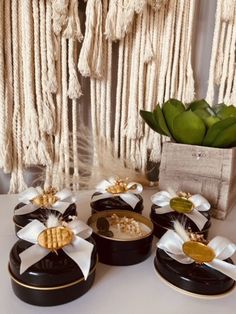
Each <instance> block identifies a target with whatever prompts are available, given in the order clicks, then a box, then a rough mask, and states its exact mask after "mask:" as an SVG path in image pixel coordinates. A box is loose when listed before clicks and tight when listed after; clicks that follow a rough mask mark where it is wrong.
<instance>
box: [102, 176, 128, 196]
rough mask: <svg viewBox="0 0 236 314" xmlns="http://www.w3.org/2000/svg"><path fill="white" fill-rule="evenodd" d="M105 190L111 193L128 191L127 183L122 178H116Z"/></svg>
mask: <svg viewBox="0 0 236 314" xmlns="http://www.w3.org/2000/svg"><path fill="white" fill-rule="evenodd" d="M106 191H107V192H108V193H111V194H121V193H125V192H127V191H128V188H127V183H126V182H125V181H124V180H121V179H118V180H116V182H115V184H114V185H111V186H109V187H108V188H107V189H106Z"/></svg>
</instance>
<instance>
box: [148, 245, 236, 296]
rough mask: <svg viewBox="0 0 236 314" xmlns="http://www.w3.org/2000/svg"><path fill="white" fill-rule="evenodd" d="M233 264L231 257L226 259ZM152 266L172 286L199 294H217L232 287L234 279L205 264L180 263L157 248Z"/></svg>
mask: <svg viewBox="0 0 236 314" xmlns="http://www.w3.org/2000/svg"><path fill="white" fill-rule="evenodd" d="M226 261H227V262H228V263H231V264H233V261H232V260H231V259H227V260H226ZM154 266H155V268H156V270H157V272H158V273H159V274H160V275H161V277H162V278H164V279H165V280H167V281H168V282H169V283H171V284H173V285H174V286H176V287H178V288H180V289H183V290H185V291H189V292H191V293H195V294H201V295H219V294H223V293H226V292H227V291H229V290H231V289H232V288H233V287H234V284H235V281H234V280H233V279H231V278H230V277H228V276H226V275H224V274H222V273H221V272H219V271H217V270H215V269H213V268H211V267H209V266H207V265H205V264H198V263H192V264H182V263H179V262H177V261H176V260H174V259H173V258H171V257H170V256H169V255H168V254H166V253H165V251H163V250H161V249H157V251H156V257H155V260H154Z"/></svg>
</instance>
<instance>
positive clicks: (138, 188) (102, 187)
mask: <svg viewBox="0 0 236 314" xmlns="http://www.w3.org/2000/svg"><path fill="white" fill-rule="evenodd" d="M115 184H116V180H115V179H114V178H110V179H108V180H103V181H101V182H100V183H99V184H98V185H97V186H96V192H99V193H101V194H99V195H94V196H93V201H94V202H96V201H98V200H102V199H106V198H110V197H114V196H119V197H120V198H121V199H122V200H123V201H124V202H125V203H127V204H129V205H130V206H131V207H132V208H133V209H134V208H135V206H136V205H137V203H138V202H139V201H140V199H139V198H138V197H137V195H135V194H141V193H142V191H143V187H142V185H141V184H139V183H137V182H130V183H128V184H127V189H128V190H127V191H126V192H121V193H117V194H114V193H110V192H108V191H107V189H108V188H109V187H111V186H112V185H115ZM132 187H135V188H132Z"/></svg>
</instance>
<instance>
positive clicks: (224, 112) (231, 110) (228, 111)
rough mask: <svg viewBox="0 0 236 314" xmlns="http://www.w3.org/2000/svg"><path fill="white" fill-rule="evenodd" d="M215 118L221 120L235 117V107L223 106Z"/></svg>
mask: <svg viewBox="0 0 236 314" xmlns="http://www.w3.org/2000/svg"><path fill="white" fill-rule="evenodd" d="M217 116H218V117H219V118H220V119H222V120H223V119H226V118H230V117H236V107H234V106H233V105H230V106H225V105H224V106H222V108H221V109H220V110H219V111H218V113H217Z"/></svg>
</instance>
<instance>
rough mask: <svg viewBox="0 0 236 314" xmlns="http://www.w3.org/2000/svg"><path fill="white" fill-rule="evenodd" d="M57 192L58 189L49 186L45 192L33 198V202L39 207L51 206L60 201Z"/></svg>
mask: <svg viewBox="0 0 236 314" xmlns="http://www.w3.org/2000/svg"><path fill="white" fill-rule="evenodd" d="M56 192H57V190H56V189H54V188H48V189H47V190H45V191H43V194H40V195H38V196H36V197H35V198H33V200H32V203H33V204H34V205H36V206H39V207H43V208H50V207H52V205H53V204H54V203H56V202H57V201H58V197H57V196H56V195H55V194H56Z"/></svg>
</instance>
